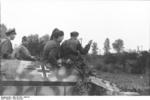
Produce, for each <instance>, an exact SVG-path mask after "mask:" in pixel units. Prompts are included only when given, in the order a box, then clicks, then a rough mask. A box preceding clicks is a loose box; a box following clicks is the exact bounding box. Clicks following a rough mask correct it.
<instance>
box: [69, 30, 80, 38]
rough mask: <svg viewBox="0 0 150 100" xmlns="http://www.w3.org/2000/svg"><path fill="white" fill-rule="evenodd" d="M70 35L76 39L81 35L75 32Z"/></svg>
mask: <svg viewBox="0 0 150 100" xmlns="http://www.w3.org/2000/svg"><path fill="white" fill-rule="evenodd" d="M70 35H71V37H76V36H79V33H78V32H76V31H74V32H71V33H70Z"/></svg>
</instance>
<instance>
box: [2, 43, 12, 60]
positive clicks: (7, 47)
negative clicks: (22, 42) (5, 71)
mask: <svg viewBox="0 0 150 100" xmlns="http://www.w3.org/2000/svg"><path fill="white" fill-rule="evenodd" d="M12 51H13V49H12V44H11V42H10V41H5V42H4V44H3V45H2V47H1V52H2V54H3V56H4V58H11V53H12Z"/></svg>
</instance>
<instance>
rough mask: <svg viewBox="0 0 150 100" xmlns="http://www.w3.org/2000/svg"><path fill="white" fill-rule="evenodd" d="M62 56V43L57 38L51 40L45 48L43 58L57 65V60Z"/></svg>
mask: <svg viewBox="0 0 150 100" xmlns="http://www.w3.org/2000/svg"><path fill="white" fill-rule="evenodd" d="M59 57H60V43H59V42H57V41H56V40H50V41H48V42H47V43H46V45H45V46H44V50H43V60H44V62H46V63H50V64H52V65H53V66H57V60H58V59H59Z"/></svg>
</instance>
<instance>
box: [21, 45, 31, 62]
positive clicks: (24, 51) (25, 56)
mask: <svg viewBox="0 0 150 100" xmlns="http://www.w3.org/2000/svg"><path fill="white" fill-rule="evenodd" d="M19 52H20V54H21V55H22V57H23V59H24V60H34V59H33V58H32V56H31V54H30V52H29V51H28V49H26V48H23V47H22V48H20V50H19Z"/></svg>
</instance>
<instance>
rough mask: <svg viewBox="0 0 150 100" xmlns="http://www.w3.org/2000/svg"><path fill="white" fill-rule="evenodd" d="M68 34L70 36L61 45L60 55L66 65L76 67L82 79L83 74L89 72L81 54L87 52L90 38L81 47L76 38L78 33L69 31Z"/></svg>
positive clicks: (86, 74) (83, 77) (85, 74)
mask: <svg viewBox="0 0 150 100" xmlns="http://www.w3.org/2000/svg"><path fill="white" fill-rule="evenodd" d="M70 35H71V38H70V39H69V40H66V41H64V42H63V43H62V45H61V57H62V58H63V59H64V60H63V61H64V62H65V63H66V67H68V68H75V69H77V70H78V71H79V73H80V76H81V78H82V80H84V79H85V76H88V75H89V74H90V73H91V72H90V69H89V67H88V66H87V64H86V61H85V59H84V57H83V56H82V55H86V54H87V53H88V51H89V49H90V46H91V43H92V40H90V41H89V43H88V44H87V45H86V46H85V48H83V47H82V45H81V43H80V42H79V40H78V39H77V38H78V36H79V33H78V32H71V33H70Z"/></svg>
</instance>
